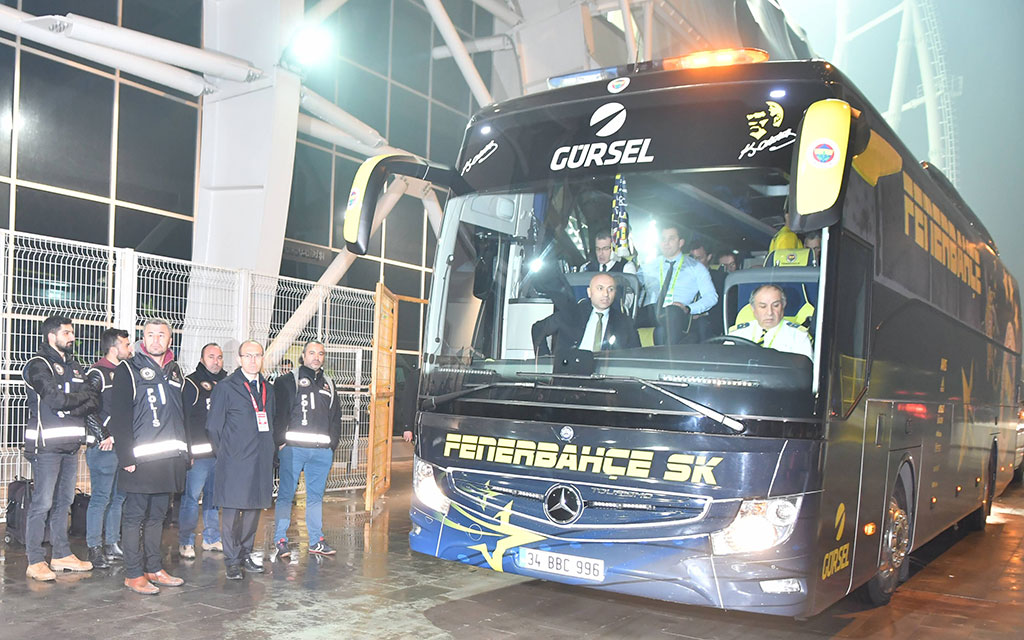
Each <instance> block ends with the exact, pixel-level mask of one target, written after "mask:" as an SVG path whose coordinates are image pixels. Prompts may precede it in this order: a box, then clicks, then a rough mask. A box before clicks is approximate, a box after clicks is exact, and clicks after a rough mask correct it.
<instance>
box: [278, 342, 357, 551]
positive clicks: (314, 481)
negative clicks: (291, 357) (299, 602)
mask: <svg viewBox="0 0 1024 640" xmlns="http://www.w3.org/2000/svg"><path fill="white" fill-rule="evenodd" d="M324 356H325V353H324V345H323V344H322V343H320V342H307V343H306V346H305V347H303V349H302V364H301V365H300V366H299V368H298V369H295V370H294V371H293V372H292V374H291V375H284V376H281V377H280V378H278V379H277V381H276V382H274V395H275V396H276V397H277V419H276V420H275V421H274V427H275V428H274V443H275V444H276V445H277V446H278V447H279V448H280V451H279V452H278V458H279V459H280V460H281V465H280V468H279V469H278V472H279V475H280V480H281V481H280V483H279V484H278V489H277V505H276V506H275V507H274V540H275V546H276V547H277V557H278V558H286V557H288V556H289V555H290V554H291V551H290V549H289V547H288V525H289V524H290V523H291V514H292V498H294V497H295V488H296V485H297V484H298V482H299V473H305V476H306V528H307V529H308V531H309V553H312V554H316V555H324V556H329V555H333V554H334V553H335V551H334V549H332V548H331V547H330V545H328V544H327V541H326V540H324V532H323V500H324V491H325V490H326V489H327V476H328V475H329V474H330V472H331V467H332V466H333V464H334V450H335V449H336V448H337V447H338V440H339V439H340V438H341V407H340V406H339V403H338V398H337V396H336V394H335V391H334V383H333V382H332V381H331V379H330V378H328V377H327V376H326V375H324V371H323V364H324Z"/></svg>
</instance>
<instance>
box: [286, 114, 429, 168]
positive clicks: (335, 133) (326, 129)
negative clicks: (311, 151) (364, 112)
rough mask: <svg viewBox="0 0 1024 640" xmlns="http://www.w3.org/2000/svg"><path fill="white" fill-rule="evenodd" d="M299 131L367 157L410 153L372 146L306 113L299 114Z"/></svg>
mask: <svg viewBox="0 0 1024 640" xmlns="http://www.w3.org/2000/svg"><path fill="white" fill-rule="evenodd" d="M298 130H299V132H301V133H304V134H306V135H307V136H313V137H314V138H316V139H318V140H323V141H324V142H329V143H331V144H336V145H338V146H339V147H345V148H346V149H348V150H349V151H355V152H356V153H359V154H362V155H364V156H366V157H368V158H369V157H371V156H376V155H380V154H382V153H408V154H409V155H413V154H411V153H409V152H408V151H402V150H401V149H395V148H394V147H389V146H387V145H381V146H377V147H374V146H370V145H368V144H365V143H363V142H361V141H360V140H357V139H355V138H353V137H352V136H350V135H349V134H348V133H347V132H345V131H342V130H341V129H339V128H337V127H335V126H333V125H331V124H328V123H326V122H324V121H323V120H318V119H317V118H314V117H312V116H308V115H306V114H305V113H300V114H299V122H298Z"/></svg>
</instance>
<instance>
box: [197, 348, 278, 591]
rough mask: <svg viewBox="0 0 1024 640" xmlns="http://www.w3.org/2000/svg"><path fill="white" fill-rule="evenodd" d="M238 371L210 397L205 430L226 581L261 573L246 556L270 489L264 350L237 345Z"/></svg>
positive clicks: (269, 402)
mask: <svg viewBox="0 0 1024 640" xmlns="http://www.w3.org/2000/svg"><path fill="white" fill-rule="evenodd" d="M238 364H239V366H238V368H237V369H235V371H234V373H232V374H231V375H230V376H228V377H227V378H225V379H224V380H223V381H222V382H220V383H218V384H217V386H216V387H214V388H213V393H212V394H211V396H210V413H209V416H208V417H207V420H206V431H207V433H209V435H210V442H211V443H212V444H213V450H214V452H215V453H216V454H217V464H216V467H215V468H214V474H213V477H214V484H213V503H214V504H216V505H217V506H219V507H220V508H221V510H220V530H221V541H222V542H223V544H224V563H225V565H226V567H227V578H228V580H241V579H242V569H245V570H246V571H248V572H250V573H262V572H263V567H262V565H258V564H256V563H255V562H254V561H253V559H252V558H251V557H250V554H251V553H252V548H253V544H254V543H255V541H256V529H257V526H258V525H259V520H260V510H261V509H266V508H268V507H269V506H270V504H271V500H272V494H273V491H274V425H273V419H274V393H273V390H272V389H269V388H268V387H269V386H270V384H269V383H268V382H267V379H266V378H264V377H263V376H262V375H261V374H260V369H262V368H263V347H262V346H261V345H260V343H258V342H254V341H252V340H248V341H246V342H243V343H242V344H241V345H240V346H239V347H238Z"/></svg>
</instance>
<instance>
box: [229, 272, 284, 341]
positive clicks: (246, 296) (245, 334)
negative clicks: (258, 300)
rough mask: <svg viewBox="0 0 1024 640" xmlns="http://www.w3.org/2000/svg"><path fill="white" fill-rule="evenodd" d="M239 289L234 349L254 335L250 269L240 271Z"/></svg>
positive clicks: (236, 305)
mask: <svg viewBox="0 0 1024 640" xmlns="http://www.w3.org/2000/svg"><path fill="white" fill-rule="evenodd" d="M237 291H238V302H237V303H236V304H235V308H236V309H238V321H237V324H236V325H235V340H236V341H237V342H236V343H235V345H234V346H233V347H232V350H234V349H236V348H237V347H238V345H240V344H242V343H243V342H245V341H246V340H248V339H249V338H251V337H252V336H251V335H250V332H249V324H250V317H251V315H252V311H251V307H252V300H253V282H252V272H251V271H249V270H248V269H242V270H240V271H239V272H238V289H237ZM271 308H273V307H271ZM225 351H226V350H225Z"/></svg>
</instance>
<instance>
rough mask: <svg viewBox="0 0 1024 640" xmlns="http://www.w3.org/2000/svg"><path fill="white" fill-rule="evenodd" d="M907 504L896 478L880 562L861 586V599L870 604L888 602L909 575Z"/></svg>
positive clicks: (882, 604)
mask: <svg viewBox="0 0 1024 640" xmlns="http://www.w3.org/2000/svg"><path fill="white" fill-rule="evenodd" d="M897 478H898V476H897ZM909 505H910V501H909V500H908V499H907V488H906V486H905V485H904V483H903V481H902V480H901V479H897V480H896V486H895V487H893V491H892V494H891V495H890V496H889V507H888V508H887V509H886V512H885V527H884V528H883V529H882V563H881V565H880V566H879V567H878V571H877V572H876V573H875V575H873V576H871V579H870V580H868V581H867V583H866V584H865V585H864V586H863V587H862V589H861V597H862V599H863V600H864V601H865V602H866V603H867V604H870V605H872V606H876V607H881V606H884V605H887V604H889V600H891V599H892V594H893V592H894V591H896V587H897V586H899V584H900V582H902V581H904V580H906V579H907V577H908V576H909V568H910V532H911V531H912V530H913V527H912V525H913V523H912V522H911V519H912V515H911V512H910V508H909Z"/></svg>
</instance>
